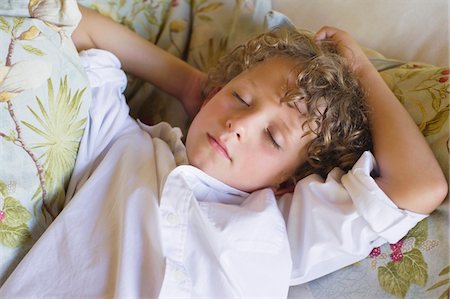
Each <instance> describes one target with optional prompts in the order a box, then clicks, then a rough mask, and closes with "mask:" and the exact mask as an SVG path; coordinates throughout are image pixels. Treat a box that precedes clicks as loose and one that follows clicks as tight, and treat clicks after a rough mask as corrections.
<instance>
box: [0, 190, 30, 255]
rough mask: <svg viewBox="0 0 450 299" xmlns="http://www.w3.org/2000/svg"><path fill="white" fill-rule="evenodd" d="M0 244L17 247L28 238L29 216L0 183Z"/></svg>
mask: <svg viewBox="0 0 450 299" xmlns="http://www.w3.org/2000/svg"><path fill="white" fill-rule="evenodd" d="M0 212H1V214H0V215H1V217H0V244H3V245H5V246H7V247H19V246H21V245H22V244H23V243H24V242H25V241H26V240H27V239H28V238H29V236H30V231H29V227H28V221H29V220H30V219H31V214H30V212H28V210H27V209H26V208H25V207H24V206H23V205H22V204H21V202H20V201H19V200H17V199H15V198H14V197H13V196H12V195H11V194H9V191H8V188H7V185H6V184H5V183H4V182H2V181H0Z"/></svg>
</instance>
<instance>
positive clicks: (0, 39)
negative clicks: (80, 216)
mask: <svg viewBox="0 0 450 299" xmlns="http://www.w3.org/2000/svg"><path fill="white" fill-rule="evenodd" d="M76 5H77V4H76V1H75V0H67V1H58V0H52V1H50V0H47V1H39V0H29V1H28V0H26V1H23V0H22V1H8V3H6V4H5V3H4V4H2V5H0V108H1V109H0V165H1V167H0V285H1V284H2V283H3V282H4V280H5V279H6V278H7V276H8V274H9V273H10V272H11V271H12V270H13V268H14V266H15V265H16V264H17V263H18V262H19V260H20V259H21V258H22V257H23V255H25V253H26V252H27V251H28V250H29V248H30V247H31V246H32V245H33V244H34V242H35V241H36V240H37V239H38V238H39V236H40V235H41V234H42V232H43V231H44V230H45V229H46V228H47V226H48V225H49V224H50V223H51V222H52V220H53V219H54V218H55V217H56V216H57V215H58V213H59V212H60V211H61V209H62V208H63V206H64V204H65V189H66V185H67V183H68V180H69V178H70V175H71V172H72V169H73V166H74V163H75V158H76V154H77V150H78V146H79V142H80V139H81V136H82V134H83V129H84V127H85V124H86V120H87V118H86V117H87V112H88V107H89V104H90V93H89V88H88V82H87V79H86V77H85V75H84V72H83V68H82V66H81V64H80V63H79V60H78V53H77V51H76V49H75V47H74V45H73V43H72V41H71V39H70V34H71V33H72V30H73V29H74V28H75V26H76V25H77V23H78V21H79V18H80V14H79V11H78V9H77V7H76Z"/></svg>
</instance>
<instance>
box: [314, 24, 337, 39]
mask: <svg viewBox="0 0 450 299" xmlns="http://www.w3.org/2000/svg"><path fill="white" fill-rule="evenodd" d="M337 31H338V29H337V28H334V27H330V26H324V27H322V28H320V30H319V31H317V32H316V36H315V38H316V40H317V41H322V40H326V39H330V38H332V37H333V36H334V35H335V34H336V32H337Z"/></svg>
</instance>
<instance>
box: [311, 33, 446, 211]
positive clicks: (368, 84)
mask: <svg viewBox="0 0 450 299" xmlns="http://www.w3.org/2000/svg"><path fill="white" fill-rule="evenodd" d="M316 39H317V40H318V41H320V40H325V39H330V40H332V41H334V42H336V43H337V44H338V49H339V51H340V54H341V55H343V56H344V57H346V58H347V59H349V60H350V62H351V63H352V67H353V69H354V71H355V74H356V75H357V76H358V77H359V79H360V81H361V83H362V85H363V86H364V88H365V89H366V91H367V104H368V107H369V111H370V115H369V120H370V125H371V132H372V138H373V147H374V149H373V150H374V155H375V158H376V160H377V163H378V167H379V176H378V177H377V178H375V180H376V182H377V184H378V186H379V187H380V188H381V189H382V190H383V191H384V192H385V193H386V194H387V195H388V196H389V197H390V198H391V199H392V201H393V202H395V204H396V205H397V206H398V207H399V208H402V209H406V210H409V211H413V212H417V213H422V214H428V213H431V212H432V211H433V210H434V209H436V208H437V207H438V206H439V204H440V203H441V202H442V201H443V200H444V199H445V196H446V195H447V191H448V184H447V182H446V180H445V177H444V175H443V173H442V170H441V168H440V167H439V164H438V163H437V161H436V159H435V157H434V155H433V152H432V151H431V149H430V147H429V146H428V144H427V142H426V140H425V138H424V137H423V135H422V134H421V132H420V130H419V129H418V127H417V125H416V124H415V123H414V121H413V119H412V118H411V117H410V115H409V114H408V112H407V111H406V110H405V109H404V107H403V106H402V105H401V103H400V102H399V101H398V100H397V98H396V97H395V95H394V94H393V93H392V92H391V90H390V89H389V87H388V86H387V85H386V84H385V82H384V81H383V79H382V77H381V76H380V75H379V73H378V71H377V70H376V69H375V68H374V67H373V65H372V64H371V63H370V61H369V59H368V58H367V57H366V56H365V54H364V52H363V51H362V50H361V48H360V47H359V45H358V44H357V43H356V42H355V41H354V40H353V39H352V38H351V37H350V36H349V35H348V34H347V33H345V32H343V31H341V30H338V29H336V28H331V27H324V28H322V29H321V30H319V32H317V34H316Z"/></svg>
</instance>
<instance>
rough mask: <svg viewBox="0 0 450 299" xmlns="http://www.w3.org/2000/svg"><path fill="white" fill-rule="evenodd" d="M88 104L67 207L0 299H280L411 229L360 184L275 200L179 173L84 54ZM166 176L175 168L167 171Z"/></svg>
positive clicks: (180, 149)
mask: <svg viewBox="0 0 450 299" xmlns="http://www.w3.org/2000/svg"><path fill="white" fill-rule="evenodd" d="M82 62H83V65H84V67H85V69H86V71H87V74H88V77H89V81H90V83H91V89H92V93H93V103H92V106H91V108H90V116H89V121H88V125H87V127H86V130H85V134H84V135H83V139H82V142H81V146H80V150H79V154H78V157H77V162H76V166H75V170H74V173H73V176H72V179H71V182H70V185H69V190H68V197H72V199H71V201H70V203H69V204H68V205H67V207H65V208H64V210H63V211H62V212H61V214H60V215H59V216H58V217H57V218H56V219H55V221H54V222H53V223H52V225H51V226H50V227H49V228H48V229H47V231H46V232H45V233H44V234H43V235H42V237H41V238H40V239H39V240H38V242H37V243H36V244H35V246H34V247H33V248H32V249H31V250H30V252H29V253H28V254H27V255H26V256H25V258H24V259H23V260H22V262H21V263H20V264H19V265H18V267H17V268H16V269H15V271H14V272H13V273H12V275H11V276H10V277H9V279H8V280H7V281H6V282H5V284H4V285H3V286H2V288H1V289H0V296H1V297H2V298H3V297H18V296H21V297H28V296H33V297H34V298H36V297H133V298H142V297H148V298H156V297H158V296H159V297H160V298H174V297H178V298H188V297H191V298H198V297H208V298H212V297H216V298H217V297H220V298H236V297H241V298H248V297H270V298H285V297H286V296H287V292H288V287H289V285H290V284H298V283H303V282H306V281H309V280H312V279H314V278H316V277H319V276H322V275H325V274H327V273H329V272H332V271H334V270H337V269H339V268H341V267H344V266H346V265H349V264H351V263H353V262H356V261H358V260H361V259H362V258H364V257H366V256H367V255H368V253H369V252H370V250H371V249H372V248H373V247H375V246H379V245H381V244H382V243H385V242H386V241H389V242H396V241H397V240H398V239H400V238H401V237H402V236H403V235H404V234H405V233H406V232H407V231H408V229H410V228H411V227H412V226H414V225H415V223H417V222H418V221H420V220H421V219H423V218H424V217H425V215H418V214H414V213H410V212H407V211H403V210H400V209H398V208H397V207H396V206H395V205H394V204H393V203H392V202H391V201H390V200H389V199H388V198H387V197H386V195H385V194H384V193H383V192H382V191H381V190H380V189H379V188H378V186H377V185H376V184H375V181H374V180H373V179H372V178H371V177H370V172H371V171H372V169H373V168H374V167H375V160H374V159H373V156H372V155H371V154H370V153H366V154H364V155H363V157H362V158H361V159H360V160H359V161H358V163H357V164H356V165H355V167H354V168H353V169H352V170H351V171H350V172H349V173H348V174H343V173H342V171H340V170H338V169H335V170H333V171H332V172H331V173H330V175H329V176H328V178H327V180H326V181H323V180H321V178H320V177H318V176H314V175H313V176H309V177H307V178H305V179H304V180H302V181H301V182H299V183H298V184H297V186H296V189H295V192H294V193H293V194H288V195H285V196H283V198H281V199H279V200H278V201H277V200H276V199H275V197H274V195H273V192H271V191H270V190H269V189H265V190H260V191H257V192H254V193H252V194H247V193H245V192H242V191H239V190H236V189H234V188H231V187H229V186H227V185H225V184H223V183H222V182H220V181H217V180H216V179H214V178H212V177H210V176H208V175H206V174H205V173H204V172H202V171H201V170H199V169H197V168H195V167H192V166H189V165H183V164H186V162H187V159H186V153H185V148H184V146H183V144H182V142H181V140H180V137H181V132H180V131H179V129H176V128H171V127H170V126H169V125H168V124H165V123H161V124H159V125H157V126H154V127H148V126H145V125H143V124H140V123H137V122H135V121H134V120H133V119H131V118H130V117H129V116H128V106H127V105H126V102H125V99H124V98H123V95H122V92H123V90H124V88H125V86H126V77H125V75H124V73H123V71H121V70H120V63H119V61H118V59H117V58H116V57H115V56H114V55H112V54H111V53H108V52H106V51H101V50H89V51H86V52H84V53H83V55H82ZM177 165H178V166H177Z"/></svg>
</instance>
